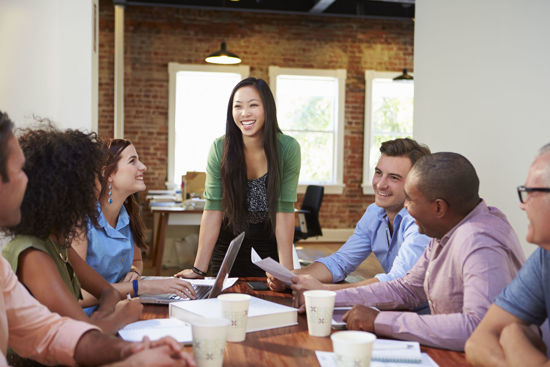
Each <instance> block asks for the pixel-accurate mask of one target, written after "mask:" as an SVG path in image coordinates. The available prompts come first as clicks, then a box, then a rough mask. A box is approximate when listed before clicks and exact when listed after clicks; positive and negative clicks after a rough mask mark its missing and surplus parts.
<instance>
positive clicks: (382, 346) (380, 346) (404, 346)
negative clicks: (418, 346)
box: [373, 343, 414, 350]
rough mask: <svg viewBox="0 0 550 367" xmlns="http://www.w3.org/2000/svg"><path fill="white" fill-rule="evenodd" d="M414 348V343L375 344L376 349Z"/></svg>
mask: <svg viewBox="0 0 550 367" xmlns="http://www.w3.org/2000/svg"><path fill="white" fill-rule="evenodd" d="M412 348H414V345H412V344H405V345H403V344H399V345H389V344H385V345H376V343H375V344H374V346H373V349H374V350H399V349H412Z"/></svg>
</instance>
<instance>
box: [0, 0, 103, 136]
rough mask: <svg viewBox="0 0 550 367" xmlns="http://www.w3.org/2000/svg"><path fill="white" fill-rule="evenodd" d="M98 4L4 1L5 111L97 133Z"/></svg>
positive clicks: (0, 94)
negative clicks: (95, 7) (95, 36)
mask: <svg viewBox="0 0 550 367" xmlns="http://www.w3.org/2000/svg"><path fill="white" fill-rule="evenodd" d="M94 4H96V5H97V0H47V1H44V0H0V110H2V111H5V112H7V113H8V114H9V115H10V117H11V119H12V120H13V121H14V122H15V124H16V126H19V127H21V126H27V125H28V124H30V123H33V119H32V116H33V114H34V115H38V116H41V117H48V118H50V119H52V120H53V121H54V122H56V124H57V126H58V127H60V128H68V127H72V128H79V129H86V130H97V53H94V51H93V29H94V24H93V14H94V13H93V5H94Z"/></svg>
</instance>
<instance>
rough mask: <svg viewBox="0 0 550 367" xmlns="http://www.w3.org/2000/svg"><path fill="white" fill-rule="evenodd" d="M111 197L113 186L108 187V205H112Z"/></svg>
mask: <svg viewBox="0 0 550 367" xmlns="http://www.w3.org/2000/svg"><path fill="white" fill-rule="evenodd" d="M111 196H113V185H109V204H112V203H113V198H112V197H111Z"/></svg>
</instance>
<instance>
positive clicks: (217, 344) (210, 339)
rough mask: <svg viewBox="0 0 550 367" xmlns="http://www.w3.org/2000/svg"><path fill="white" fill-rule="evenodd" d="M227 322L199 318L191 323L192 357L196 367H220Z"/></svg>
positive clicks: (225, 320) (227, 326)
mask: <svg viewBox="0 0 550 367" xmlns="http://www.w3.org/2000/svg"><path fill="white" fill-rule="evenodd" d="M228 329H229V320H227V319H221V318H220V319H208V318H200V319H196V320H193V321H192V322H191V332H192V334H193V355H194V356H195V361H196V362H197V366H198V367H221V366H222V365H223V355H224V352H225V340H226V337H227V330H228Z"/></svg>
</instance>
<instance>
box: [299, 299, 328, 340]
mask: <svg viewBox="0 0 550 367" xmlns="http://www.w3.org/2000/svg"><path fill="white" fill-rule="evenodd" d="M304 298H305V301H306V315H307V329H308V331H309V335H311V336H328V335H330V327H331V325H332V312H333V311H334V299H335V298H336V292H333V291H322V290H312V291H305V292H304Z"/></svg>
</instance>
